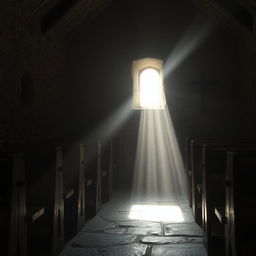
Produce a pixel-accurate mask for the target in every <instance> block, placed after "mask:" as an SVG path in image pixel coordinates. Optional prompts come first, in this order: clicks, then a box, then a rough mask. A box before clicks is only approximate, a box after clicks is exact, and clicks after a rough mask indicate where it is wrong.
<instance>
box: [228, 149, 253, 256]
mask: <svg viewBox="0 0 256 256" xmlns="http://www.w3.org/2000/svg"><path fill="white" fill-rule="evenodd" d="M226 180H227V186H226V207H225V215H226V225H225V241H226V255H228V256H240V255H241V256H246V255H254V254H255V251H256V245H255V228H256V220H255V216H256V189H255V180H256V150H254V151H253V150H250V151H243V152H228V154H227V167H226Z"/></svg>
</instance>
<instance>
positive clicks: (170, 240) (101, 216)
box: [60, 194, 207, 256]
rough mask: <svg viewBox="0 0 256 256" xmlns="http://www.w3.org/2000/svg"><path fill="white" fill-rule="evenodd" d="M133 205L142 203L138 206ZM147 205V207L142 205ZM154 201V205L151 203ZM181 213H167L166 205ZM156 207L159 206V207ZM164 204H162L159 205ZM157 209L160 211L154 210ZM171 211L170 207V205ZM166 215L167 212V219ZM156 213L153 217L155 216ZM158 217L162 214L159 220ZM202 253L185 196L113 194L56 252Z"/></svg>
mask: <svg viewBox="0 0 256 256" xmlns="http://www.w3.org/2000/svg"><path fill="white" fill-rule="evenodd" d="M134 205H137V206H138V205H142V208H141V206H139V207H140V208H138V207H137V208H136V207H133V206H134ZM145 205H150V208H147V207H146V208H145V211H144V210H143V209H144V208H143V207H144V206H145ZM152 205H154V206H152ZM167 205H171V206H174V207H175V208H173V209H174V210H177V209H179V211H178V212H177V213H181V216H180V215H179V216H176V215H175V214H172V212H170V214H169V213H168V210H169V208H168V207H167V208H166V206H167ZM159 207H160V208H159ZM161 207H164V208H161ZM155 208H156V211H157V209H158V210H159V209H160V211H159V212H155V210H154V209H155ZM170 209H171V211H172V208H170ZM168 216H171V218H170V219H168ZM155 217H156V218H155ZM158 217H163V219H162V220H160V219H159V218H158ZM96 255H97V256H108V255H113V256H128V255H133V256H143V255H145V256H150V255H152V256H156V255H161V256H171V255H172V256H183V255H184V256H206V255H207V254H206V252H205V249H204V247H203V244H202V230H201V228H200V227H199V226H198V225H197V224H196V223H195V222H194V220H193V217H192V213H191V209H190V207H189V206H188V204H187V202H186V200H176V199H170V198H168V200H164V199H161V200H159V199H154V200H153V199H152V198H151V199H150V200H147V199H145V198H143V199H140V200H131V199H130V198H129V197H128V196H125V195H120V194H119V195H117V196H115V197H114V198H113V199H112V200H111V201H110V202H108V203H106V204H104V205H103V206H102V209H101V211H100V212H99V213H98V215H97V216H95V217H94V218H93V219H91V220H90V221H89V222H88V223H87V224H86V225H85V227H84V228H83V229H82V230H81V231H80V232H79V233H78V234H77V236H75V237H74V238H73V239H72V240H71V241H70V242H69V243H68V244H67V246H66V247H65V249H64V250H63V251H62V253H61V254H60V256H96Z"/></svg>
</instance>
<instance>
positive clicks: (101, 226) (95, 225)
mask: <svg viewBox="0 0 256 256" xmlns="http://www.w3.org/2000/svg"><path fill="white" fill-rule="evenodd" d="M116 226H117V225H116V224H115V223H113V222H109V221H105V220H104V219H102V218H101V217H99V216H98V215H96V216H95V217H94V218H92V219H91V220H90V221H89V222H88V223H87V224H86V225H85V226H84V228H82V230H81V231H82V232H89V231H100V230H105V229H113V228H115V227H116Z"/></svg>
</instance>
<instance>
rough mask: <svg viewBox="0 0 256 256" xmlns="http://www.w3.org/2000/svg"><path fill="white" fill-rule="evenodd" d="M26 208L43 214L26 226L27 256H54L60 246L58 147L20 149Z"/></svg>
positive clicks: (60, 156) (60, 154) (60, 157)
mask: <svg viewBox="0 0 256 256" xmlns="http://www.w3.org/2000/svg"><path fill="white" fill-rule="evenodd" d="M23 151H24V156H25V168H26V173H27V206H28V208H31V207H33V208H34V207H36V208H37V207H39V209H40V208H41V207H42V206H44V208H45V210H44V212H45V214H44V215H43V217H42V218H41V219H40V221H38V222H37V223H35V224H32V223H30V225H28V239H29V253H28V255H35V254H37V255H40V254H42V255H53V256H55V255H58V253H59V252H60V251H61V250H62V248H63V246H64V199H63V151H62V148H60V147H57V148H56V147H52V148H51V147H47V146H39V147H34V146H33V147H30V146H29V147H24V148H23ZM41 212H42V211H41Z"/></svg>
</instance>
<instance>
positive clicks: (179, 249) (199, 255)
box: [151, 244, 207, 256]
mask: <svg viewBox="0 0 256 256" xmlns="http://www.w3.org/2000/svg"><path fill="white" fill-rule="evenodd" d="M159 255H161V256H207V253H206V251H205V249H204V246H203V245H201V244H176V245H156V246H153V248H152V253H151V256H159Z"/></svg>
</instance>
